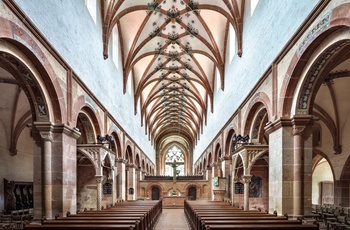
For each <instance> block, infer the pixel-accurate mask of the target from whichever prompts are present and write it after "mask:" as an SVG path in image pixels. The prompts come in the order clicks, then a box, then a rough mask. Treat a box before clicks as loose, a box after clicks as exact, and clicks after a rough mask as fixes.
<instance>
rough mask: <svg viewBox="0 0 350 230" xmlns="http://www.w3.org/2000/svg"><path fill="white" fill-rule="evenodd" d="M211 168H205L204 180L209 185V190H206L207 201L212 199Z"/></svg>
mask: <svg viewBox="0 0 350 230" xmlns="http://www.w3.org/2000/svg"><path fill="white" fill-rule="evenodd" d="M211 167H212V166H208V167H207V171H206V178H207V180H208V184H209V188H208V199H209V200H211V199H212V193H213V192H212V189H213V177H212V172H211V171H212V170H211Z"/></svg>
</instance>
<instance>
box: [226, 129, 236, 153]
mask: <svg viewBox="0 0 350 230" xmlns="http://www.w3.org/2000/svg"><path fill="white" fill-rule="evenodd" d="M234 134H235V130H234V129H230V130H229V131H228V134H227V138H226V141H225V154H224V155H225V156H229V155H230V154H231V152H233V151H232V150H231V148H232V138H233V135H234Z"/></svg>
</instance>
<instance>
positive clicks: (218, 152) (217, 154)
mask: <svg viewBox="0 0 350 230" xmlns="http://www.w3.org/2000/svg"><path fill="white" fill-rule="evenodd" d="M220 157H222V152H221V146H220V144H219V143H217V144H216V147H215V154H214V159H213V160H214V162H219V158H220Z"/></svg>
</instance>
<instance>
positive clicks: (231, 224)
mask: <svg viewBox="0 0 350 230" xmlns="http://www.w3.org/2000/svg"><path fill="white" fill-rule="evenodd" d="M184 208H185V216H186V218H187V221H188V223H189V224H190V227H191V229H195V230H207V229H216V230H219V229H314V230H316V229H318V228H319V227H318V225H315V224H308V225H306V224H302V221H301V220H288V216H287V215H284V216H277V213H276V212H274V213H267V212H262V211H260V210H242V209H240V208H237V207H233V206H230V205H229V204H227V203H226V202H218V201H206V202H204V201H201V202H196V201H185V203H184Z"/></svg>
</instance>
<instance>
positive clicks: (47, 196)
mask: <svg viewBox="0 0 350 230" xmlns="http://www.w3.org/2000/svg"><path fill="white" fill-rule="evenodd" d="M34 125H35V128H36V129H37V131H39V135H40V137H41V139H42V146H43V148H42V153H41V154H42V165H43V168H42V172H43V178H42V186H43V191H44V194H43V197H44V198H43V200H44V204H43V210H44V211H43V215H44V216H45V217H46V218H47V219H53V213H52V159H51V158H52V142H53V133H52V131H53V125H52V123H50V122H35V123H34Z"/></svg>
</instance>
